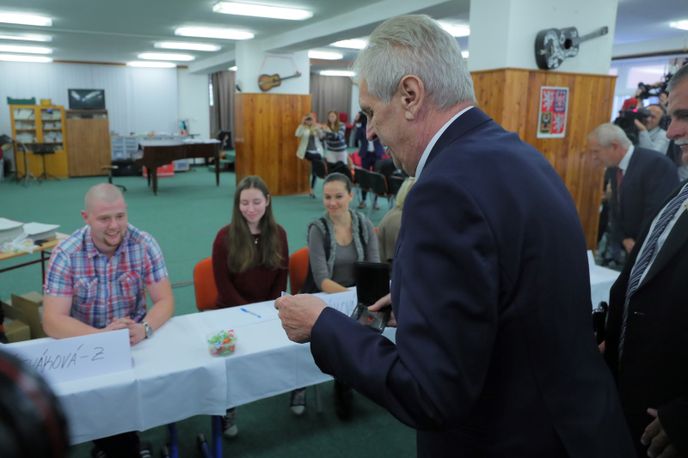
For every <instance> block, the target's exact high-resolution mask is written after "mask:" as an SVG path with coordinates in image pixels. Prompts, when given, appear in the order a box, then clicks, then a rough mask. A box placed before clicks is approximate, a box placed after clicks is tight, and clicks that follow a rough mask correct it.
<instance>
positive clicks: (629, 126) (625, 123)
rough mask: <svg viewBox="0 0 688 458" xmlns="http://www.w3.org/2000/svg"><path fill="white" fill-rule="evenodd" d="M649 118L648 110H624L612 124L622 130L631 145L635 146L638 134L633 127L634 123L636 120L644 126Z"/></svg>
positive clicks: (635, 127)
mask: <svg viewBox="0 0 688 458" xmlns="http://www.w3.org/2000/svg"><path fill="white" fill-rule="evenodd" d="M650 116H651V113H650V110H648V109H647V108H635V109H633V110H625V111H621V112H619V117H618V118H616V119H615V120H614V124H616V125H617V126H619V127H621V129H623V131H624V133H625V134H626V136H627V137H628V139H629V140H630V141H631V143H633V144H634V145H637V144H638V136H639V134H640V132H639V131H638V127H637V126H636V125H635V121H636V120H638V121H640V122H642V123H643V124H644V123H645V122H646V121H647V119H648V118H649V117H650Z"/></svg>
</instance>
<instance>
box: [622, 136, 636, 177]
mask: <svg viewBox="0 0 688 458" xmlns="http://www.w3.org/2000/svg"><path fill="white" fill-rule="evenodd" d="M634 149H635V147H634V146H633V145H632V144H631V146H629V147H628V149H627V150H626V154H624V157H623V159H621V162H619V168H620V169H621V171H622V172H623V174H624V175H626V169H627V168H628V164H629V163H630V162H631V156H633V150H634Z"/></svg>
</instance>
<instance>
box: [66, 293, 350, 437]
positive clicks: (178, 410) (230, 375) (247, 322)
mask: <svg viewBox="0 0 688 458" xmlns="http://www.w3.org/2000/svg"><path fill="white" fill-rule="evenodd" d="M352 306H353V304H352ZM246 308H247V309H249V310H251V311H252V312H254V313H257V314H258V315H260V318H258V317H256V316H254V315H251V314H249V313H246V312H243V311H242V310H241V309H240V308H239V307H234V308H229V309H222V310H214V311H209V312H203V313H194V314H190V315H182V316H177V317H174V318H172V319H171V320H169V321H168V322H167V323H166V324H165V325H164V326H163V327H162V328H160V329H159V330H158V332H156V334H155V336H154V337H153V338H152V339H150V340H144V341H143V342H141V343H140V344H138V345H136V346H135V347H133V348H132V356H133V359H134V362H133V366H134V367H133V369H132V370H129V371H125V372H120V373H116V374H110V375H108V376H103V377H92V378H88V379H84V380H79V381H75V382H68V383H61V384H57V385H55V386H54V389H55V391H56V393H57V395H58V396H59V398H60V400H61V401H62V403H63V405H64V407H65V410H66V413H67V416H68V418H69V423H70V429H71V435H72V443H75V444H76V443H81V442H85V441H88V440H92V439H95V438H98V437H103V436H108V435H112V434H117V433H121V432H125V431H132V430H145V429H149V428H152V427H155V426H160V425H164V424H167V423H172V422H175V421H178V420H182V419H185V418H188V417H191V416H194V415H220V414H223V413H224V412H225V409H227V408H228V407H231V406H237V405H241V404H246V403H249V402H252V401H255V400H258V399H263V398H266V397H270V396H273V395H276V394H280V393H284V392H288V391H290V390H292V389H294V388H298V387H302V386H308V385H312V384H316V383H320V382H324V381H326V380H329V379H330V377H329V376H327V375H325V374H323V373H322V372H320V370H319V369H318V368H317V366H316V365H315V363H314V362H313V358H312V356H311V354H310V347H309V345H302V344H295V343H293V342H291V341H289V340H288V339H287V337H286V334H285V333H284V330H283V329H282V326H281V323H280V321H279V319H278V317H277V311H276V310H275V309H274V306H273V302H263V303H258V304H253V305H250V306H247V307H246ZM221 329H234V331H235V333H236V336H237V346H236V351H235V353H234V354H232V355H230V356H226V357H213V356H210V353H209V352H208V347H207V344H206V340H205V336H206V335H207V334H209V333H214V332H217V331H219V330H221Z"/></svg>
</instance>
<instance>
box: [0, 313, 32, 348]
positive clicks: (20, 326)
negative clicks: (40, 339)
mask: <svg viewBox="0 0 688 458" xmlns="http://www.w3.org/2000/svg"><path fill="white" fill-rule="evenodd" d="M3 326H4V328H5V336H7V340H8V341H9V342H10V343H14V342H21V341H23V340H31V328H29V325H28V324H26V323H24V322H23V321H19V320H11V319H9V318H5V322H4V323H3Z"/></svg>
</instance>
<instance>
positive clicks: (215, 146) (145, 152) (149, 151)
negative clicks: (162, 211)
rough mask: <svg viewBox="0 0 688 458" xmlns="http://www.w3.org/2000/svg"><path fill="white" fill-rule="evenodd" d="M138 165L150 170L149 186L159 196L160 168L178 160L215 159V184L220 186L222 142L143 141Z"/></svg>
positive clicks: (190, 140)
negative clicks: (151, 186)
mask: <svg viewBox="0 0 688 458" xmlns="http://www.w3.org/2000/svg"><path fill="white" fill-rule="evenodd" d="M139 154H141V157H140V158H139V159H137V161H136V162H137V163H139V164H141V165H143V166H145V167H146V168H147V169H148V186H150V185H151V182H152V183H153V194H155V195H157V194H158V167H160V166H162V165H165V164H169V163H171V162H172V161H176V160H177V159H190V158H195V157H204V158H208V157H212V158H215V184H216V185H217V186H220V167H219V164H220V142H219V141H218V140H213V139H211V140H193V139H188V140H186V139H185V140H182V141H179V140H141V141H140V142H139Z"/></svg>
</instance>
